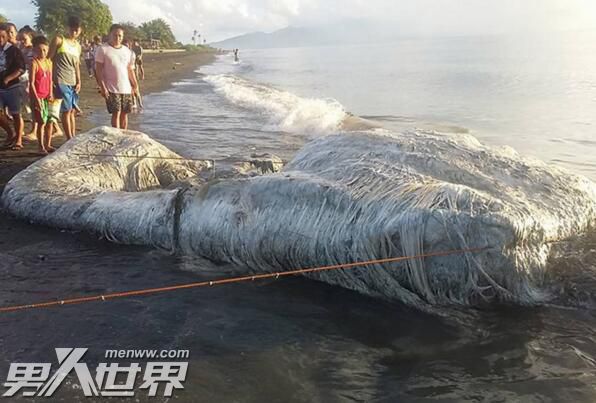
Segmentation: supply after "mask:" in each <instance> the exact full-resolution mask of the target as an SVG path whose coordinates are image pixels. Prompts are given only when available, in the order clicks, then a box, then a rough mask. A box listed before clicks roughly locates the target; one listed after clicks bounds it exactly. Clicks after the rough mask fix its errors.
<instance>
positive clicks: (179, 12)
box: [0, 0, 596, 43]
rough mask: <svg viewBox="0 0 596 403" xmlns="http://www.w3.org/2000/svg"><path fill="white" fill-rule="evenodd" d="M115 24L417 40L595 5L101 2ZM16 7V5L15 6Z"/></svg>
mask: <svg viewBox="0 0 596 403" xmlns="http://www.w3.org/2000/svg"><path fill="white" fill-rule="evenodd" d="M103 1H104V3H106V4H108V5H109V6H110V8H111V10H112V15H113V17H114V21H115V22H124V21H132V22H134V23H137V24H138V23H141V22H143V21H147V20H150V19H154V18H164V19H165V20H166V21H168V22H169V23H170V25H171V27H172V29H173V31H174V34H175V35H176V37H177V39H178V40H180V41H181V42H185V43H188V42H190V41H191V37H192V33H193V31H194V30H197V31H198V32H199V33H201V34H202V35H203V37H204V38H207V40H208V41H209V42H211V41H219V40H222V39H226V38H228V37H231V36H235V35H241V34H243V33H248V32H255V31H263V32H272V31H275V30H277V29H281V28H285V27H287V26H297V27H305V26H310V25H321V24H333V23H337V22H341V21H343V20H354V19H358V20H363V21H369V22H374V21H382V22H383V23H385V24H395V26H396V28H397V27H399V32H400V33H405V34H410V35H421V36H433V35H483V34H508V33H518V32H537V33H540V32H543V31H553V30H572V29H594V30H596V1H595V0H133V1H122V0H103ZM14 4H18V7H14ZM35 11H36V10H35V8H34V7H33V6H32V5H31V4H30V2H29V1H28V0H0V13H1V14H3V15H5V16H7V17H8V18H9V19H11V20H12V21H13V22H14V23H15V24H16V25H17V26H19V27H20V26H22V25H24V24H31V25H32V24H33V21H34V16H35Z"/></svg>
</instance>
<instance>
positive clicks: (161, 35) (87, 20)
mask: <svg viewBox="0 0 596 403" xmlns="http://www.w3.org/2000/svg"><path fill="white" fill-rule="evenodd" d="M31 3H33V5H34V6H36V7H37V15H36V16H35V26H36V28H37V29H38V30H39V31H41V32H43V33H44V34H46V35H49V36H53V35H56V34H60V33H62V30H63V29H64V22H65V21H66V19H67V18H68V16H70V15H72V14H73V12H75V13H76V15H77V16H78V17H79V18H81V21H82V22H83V27H84V36H85V37H87V38H92V37H93V36H95V35H100V36H103V35H105V34H107V32H108V31H109V29H110V26H111V25H112V23H113V19H112V12H111V11H110V8H109V7H108V5H107V4H105V3H103V2H102V1H101V0H31ZM0 17H2V16H0ZM121 25H123V26H124V28H125V29H124V34H125V37H126V38H129V39H139V40H142V41H144V40H150V39H157V40H159V41H160V43H161V46H162V47H176V46H182V45H181V44H180V43H178V42H176V37H175V36H174V33H173V32H172V29H171V27H170V25H169V24H168V23H167V22H166V21H165V20H163V19H162V18H157V19H154V20H151V21H147V22H144V23H142V24H140V25H138V26H137V25H135V24H134V23H132V22H123V23H121Z"/></svg>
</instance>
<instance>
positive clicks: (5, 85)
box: [0, 24, 26, 150]
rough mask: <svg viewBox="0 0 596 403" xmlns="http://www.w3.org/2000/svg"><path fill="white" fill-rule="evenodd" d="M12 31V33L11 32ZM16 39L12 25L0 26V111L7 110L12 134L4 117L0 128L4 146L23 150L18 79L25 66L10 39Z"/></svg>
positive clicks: (21, 97)
mask: <svg viewBox="0 0 596 403" xmlns="http://www.w3.org/2000/svg"><path fill="white" fill-rule="evenodd" d="M13 31H14V32H13ZM11 37H14V39H16V28H15V27H14V24H2V25H1V26H0V48H1V49H2V56H3V67H2V71H0V110H1V111H2V112H3V111H4V109H5V108H6V109H8V113H9V114H10V115H11V116H12V120H13V122H14V132H13V131H12V129H11V127H10V124H9V123H8V120H7V119H6V117H5V116H4V115H2V116H0V127H2V128H3V129H4V130H5V131H6V134H7V138H6V143H5V146H8V147H11V148H12V149H13V150H20V149H22V148H23V144H22V138H23V119H22V117H21V103H22V101H23V88H22V84H21V82H20V80H19V78H20V77H21V76H22V75H23V74H24V73H25V71H26V65H25V59H24V58H23V54H22V53H21V51H20V50H19V48H17V47H16V46H14V45H13V44H12V43H11V41H10V38H11Z"/></svg>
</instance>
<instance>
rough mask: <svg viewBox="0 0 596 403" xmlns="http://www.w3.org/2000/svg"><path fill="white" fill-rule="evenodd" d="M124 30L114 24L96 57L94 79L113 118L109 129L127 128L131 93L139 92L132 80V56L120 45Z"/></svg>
mask: <svg viewBox="0 0 596 403" xmlns="http://www.w3.org/2000/svg"><path fill="white" fill-rule="evenodd" d="M123 40H124V28H123V27H122V25H119V24H114V25H112V26H111V28H110V38H109V40H108V43H107V44H105V45H103V46H101V47H100V48H99V49H97V53H96V54H95V76H96V78H97V84H98V85H99V89H100V91H101V95H102V96H103V97H104V98H105V100H106V106H107V108H108V112H109V113H110V114H111V115H112V126H113V127H116V128H120V129H127V128H128V114H129V113H130V112H132V103H133V98H132V97H133V93H134V94H137V93H138V84H137V79H136V77H135V72H134V66H135V56H134V53H133V52H132V51H131V50H130V49H129V48H127V47H126V46H124V45H123V44H122V41H123Z"/></svg>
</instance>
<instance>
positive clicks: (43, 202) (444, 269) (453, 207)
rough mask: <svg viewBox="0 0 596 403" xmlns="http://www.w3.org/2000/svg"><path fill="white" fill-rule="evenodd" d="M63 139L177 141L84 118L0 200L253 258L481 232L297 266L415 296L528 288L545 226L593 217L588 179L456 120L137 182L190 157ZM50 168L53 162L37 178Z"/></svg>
mask: <svg viewBox="0 0 596 403" xmlns="http://www.w3.org/2000/svg"><path fill="white" fill-rule="evenodd" d="M75 150H78V151H79V152H81V151H80V150H85V152H88V153H90V154H93V153H99V152H100V151H101V152H105V151H106V150H109V152H110V153H114V154H116V153H117V154H122V153H126V154H128V155H136V154H135V153H139V152H144V153H146V154H151V155H155V153H158V154H159V155H162V156H172V155H175V154H173V153H171V152H170V151H168V150H167V149H166V148H165V147H163V146H161V145H159V144H158V143H156V142H154V141H153V140H150V139H149V138H147V137H146V136H144V135H141V134H137V133H132V132H127V133H122V134H115V133H114V132H112V131H110V130H108V129H101V130H96V131H93V132H91V133H88V134H85V135H81V136H79V137H77V138H76V139H75V141H74V142H72V143H71V142H69V143H67V145H66V147H64V148H63V149H62V148H61V149H60V150H59V151H58V152H56V153H55V154H54V155H52V156H50V157H47V158H45V159H43V160H41V161H39V162H38V163H36V164H35V165H33V166H32V167H30V168H28V169H27V170H25V171H23V172H21V173H20V174H18V175H17V176H16V177H15V178H14V179H13V180H12V181H11V182H10V183H9V184H8V185H7V187H6V190H5V192H4V194H3V195H2V201H3V203H4V206H5V207H6V208H7V209H8V210H9V211H10V212H12V213H13V214H15V215H18V216H20V217H24V218H27V219H31V220H34V221H38V222H43V223H46V224H49V225H53V226H57V227H61V228H70V229H85V230H90V231H95V232H99V233H102V234H105V235H107V236H109V237H110V238H113V239H115V240H117V241H119V242H126V243H145V244H148V245H155V246H159V247H163V248H168V249H176V250H177V251H178V252H179V253H185V254H191V255H199V256H203V257H207V258H210V259H214V260H223V261H228V262H234V263H237V264H238V265H240V266H242V267H246V268H247V270H250V271H253V272H259V271H261V272H268V271H279V270H288V269H292V268H298V267H315V266H321V265H327V264H340V263H346V262H354V261H365V260H372V259H382V258H386V257H395V256H402V255H417V254H421V253H424V252H431V251H443V250H455V249H467V248H477V247H490V248H491V249H488V250H486V251H483V252H480V253H474V254H470V253H467V254H461V255H452V256H444V257H433V258H429V259H425V260H424V261H422V260H412V261H408V262H407V263H400V264H386V265H377V267H375V268H374V269H371V268H366V269H356V270H338V271H329V272H324V273H317V274H312V275H310V277H313V278H316V279H319V280H322V281H325V282H328V283H332V284H338V285H341V286H343V287H346V288H350V289H353V290H357V291H360V292H363V293H366V294H369V295H373V296H380V297H383V298H390V299H397V300H401V301H403V302H405V303H408V304H410V305H414V306H418V307H423V308H424V307H426V308H428V307H429V305H435V304H454V303H455V304H474V303H477V302H479V301H485V300H487V301H490V300H495V299H496V300H501V301H503V300H504V301H511V302H516V303H523V304H532V303H536V302H539V301H540V300H541V299H542V298H543V295H542V293H541V290H540V285H541V283H542V281H543V278H544V275H545V270H546V268H547V259H548V255H549V251H550V244H549V242H550V241H554V240H561V239H565V238H567V237H569V236H572V235H574V234H577V233H579V232H582V231H586V230H588V229H589V228H590V227H592V226H593V225H594V224H595V223H596V186H595V185H594V184H593V183H592V182H590V181H589V180H587V179H585V178H583V177H580V176H576V175H573V174H571V173H568V172H566V171H564V170H561V169H558V168H556V167H553V166H549V165H546V164H544V163H542V162H540V161H536V160H529V159H524V158H521V157H520V156H519V155H517V154H516V153H514V152H511V150H506V149H503V150H501V149H493V148H489V147H486V146H483V145H481V144H480V143H478V141H476V140H475V139H474V138H473V137H471V136H468V135H455V136H454V135H441V134H438V133H431V132H408V133H401V134H392V133H389V132H383V131H377V132H360V133H350V134H339V135H332V136H327V137H322V138H319V139H317V140H315V141H313V142H311V143H309V144H307V145H306V146H305V147H304V148H303V149H302V150H301V151H300V152H299V153H298V154H297V155H296V157H295V158H294V159H293V160H292V161H291V162H290V163H289V164H288V165H287V166H286V167H285V168H284V170H283V172H282V173H279V174H272V175H265V176H260V177H253V178H242V179H231V180H221V181H213V182H210V183H206V184H199V185H198V186H196V187H192V188H190V189H185V190H184V191H181V190H149V191H147V190H146V189H155V187H157V186H164V185H167V183H171V182H173V181H175V180H177V179H181V178H184V177H188V176H189V175H192V174H193V173H194V172H193V171H196V170H197V169H196V168H197V167H196V166H193V167H191V166H188V165H186V163H183V162H176V163H173V162H171V161H170V162H168V161H159V160H142V161H138V162H131V161H125V160H124V159H118V158H115V159H114V158H112V159H105V158H99V157H98V158H93V157H91V158H89V159H88V160H86V161H84V162H83V161H81V160H80V159H76V158H73V157H72V152H73V151H75ZM139 164H141V165H139ZM207 168H208V165H207V163H203V164H202V165H201V166H200V167H199V169H207ZM50 169H51V171H50ZM49 172H65V173H64V174H62V175H54V176H55V178H51V179H50V180H49V181H47V180H46V181H47V182H46V183H44V182H43V180H44V179H45V178H46V177H47V176H51V175H48V173H49ZM133 173H134V174H133ZM164 177H168V178H169V179H168V180H164V179H163V178H164Z"/></svg>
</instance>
